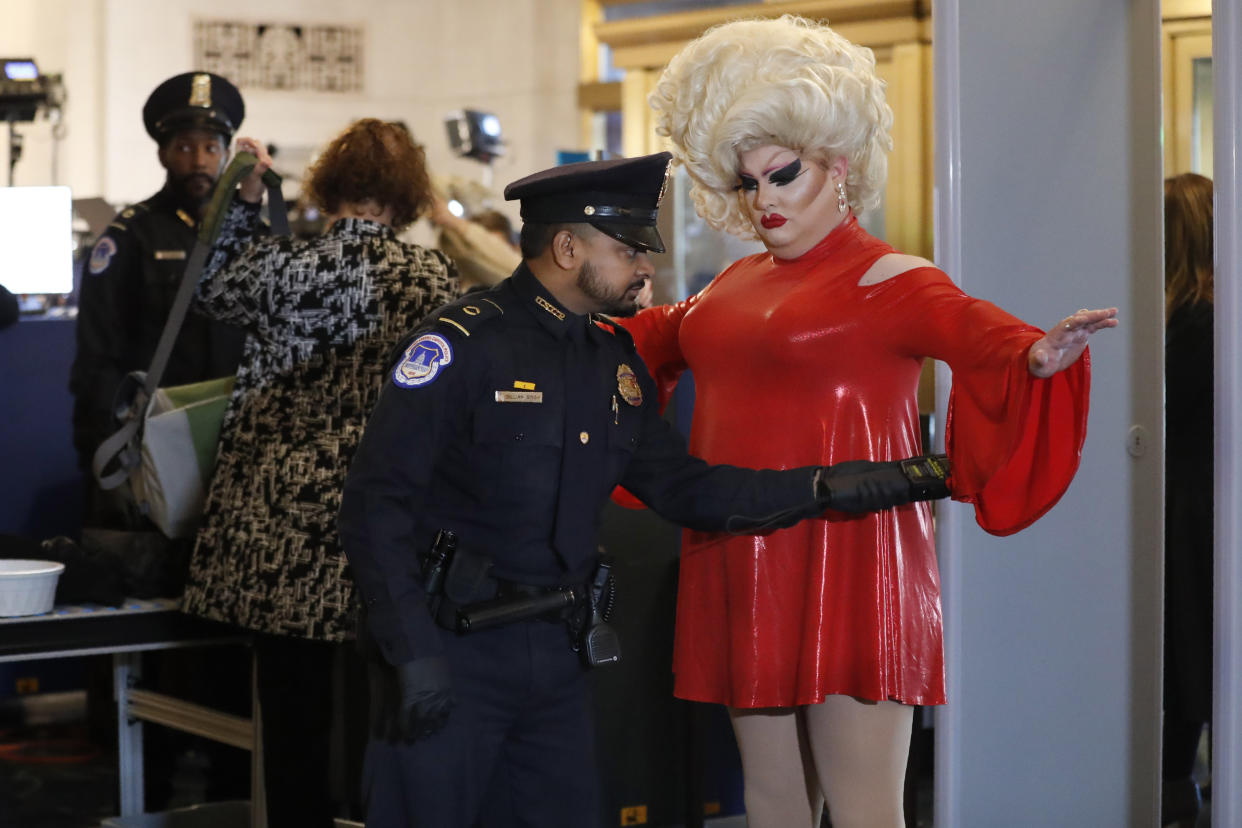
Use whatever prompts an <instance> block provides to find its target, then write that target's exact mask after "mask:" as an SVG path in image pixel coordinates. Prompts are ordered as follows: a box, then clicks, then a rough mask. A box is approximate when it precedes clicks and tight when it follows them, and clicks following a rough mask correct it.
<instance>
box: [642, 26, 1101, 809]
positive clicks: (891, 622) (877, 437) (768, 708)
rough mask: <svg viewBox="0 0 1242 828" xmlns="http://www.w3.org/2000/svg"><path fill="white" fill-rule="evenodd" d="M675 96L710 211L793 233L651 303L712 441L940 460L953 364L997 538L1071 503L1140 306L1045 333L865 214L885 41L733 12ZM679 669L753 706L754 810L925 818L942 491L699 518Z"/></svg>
mask: <svg viewBox="0 0 1242 828" xmlns="http://www.w3.org/2000/svg"><path fill="white" fill-rule="evenodd" d="M650 103H651V105H652V106H653V107H654V108H655V109H656V111H657V113H658V130H657V131H659V132H660V133H661V134H662V135H666V136H667V137H669V138H670V139H671V140H672V145H673V146H672V149H673V152H674V156H675V159H676V162H677V163H680V164H683V165H685V167H686V170H687V172H688V173H689V178H690V181H691V187H692V189H691V193H692V197H693V199H694V202H695V205H696V207H697V209H698V212H699V214H700V215H701V216H703V218H704V219H706V220H707V222H708V223H709V224H710V225H712V226H713V227H715V228H717V229H724V230H727V231H729V232H731V233H733V234H736V235H738V236H742V237H745V238H757V239H759V240H760V241H762V242H763V244H764V246H765V247H766V248H767V252H766V253H763V254H757V255H753V256H749V257H746V258H744V259H742V260H740V261H738V262H736V263H735V264H733V265H732V266H730V267H729V268H727V269H726V270H725V271H724V272H723V273H721V274H720V275H719V276H717V277H716V279H715V280H714V281H713V282H712V283H711V284H709V285H708V286H707V287H706V288H704V289H703V290H702V291H701V292H699V293H698V294H696V295H694V296H692V297H690V298H689V299H686V300H685V301H683V302H680V303H678V304H675V305H669V306H664V307H659V308H653V309H651V310H648V311H644V312H642V313H640V314H639V315H638V316H637V317H636V318H635V319H633V320H629V321H626V322H625V324H626V327H627V328H628V329H629V330H630V331H631V332H632V333H633V334H634V337H635V339H636V341H637V343H638V346H639V351H640V353H641V354H642V356H643V358H644V360H645V362H646V363H647V366H648V367H649V368H650V370H651V373H652V374H653V375H654V376H655V378H656V379H657V381H658V382H660V383H661V385H662V386H663V387H664V388H666V389H667V388H671V385H672V384H673V383H674V382H675V381H676V378H677V376H678V375H679V374H680V372H681V371H682V370H684V369H686V368H689V369H692V370H693V373H694V379H695V388H696V403H695V412H694V422H693V425H692V429H691V435H690V448H691V451H692V452H693V453H695V454H697V455H698V456H701V457H703V458H705V459H707V460H708V461H709V462H714V463H730V464H735V465H740V466H754V467H773V468H783V467H788V466H789V465H791V464H792V463H794V462H795V460H796V462H805V460H804V459H802V458H805V457H808V456H809V457H815V458H817V459H816V462H821V463H836V462H841V461H845V460H855V459H865V460H892V459H897V458H901V457H907V456H911V455H917V454H920V453H922V451H923V448H922V446H921V445H920V442H921V438H920V428H919V418H918V407H917V404H916V389H917V385H918V379H919V374H920V369H921V367H922V364H923V360H924V359H925V358H933V359H941V360H944V361H946V362H948V363H949V365H950V366H951V367H952V368H953V376H954V384H955V385H954V394H953V397H952V399H951V401H950V408H949V415H948V416H949V419H948V423H947V424H946V428H947V445H948V452H949V455H950V460H951V462H952V480H951V489H952V490H953V492H954V496H955V497H956V498H957V499H959V500H965V501H969V502H972V503H974V505H975V509H976V514H977V517H978V520H979V522H980V524H981V525H982V526H983V527H984V528H985V529H987V530H988V531H990V532H993V533H996V534H1007V533H1010V532H1016V531H1018V530H1019V529H1021V528H1023V527H1024V526H1026V525H1028V524H1029V523H1031V522H1032V521H1034V520H1035V519H1037V518H1038V517H1039V516H1040V515H1042V514H1043V513H1044V512H1046V511H1047V510H1048V509H1049V508H1051V507H1052V505H1053V504H1054V503H1055V502H1056V501H1057V499H1058V498H1059V497H1060V496H1061V494H1062V493H1063V492H1064V490H1065V488H1066V486H1068V484H1069V482H1070V480H1071V478H1072V476H1073V474H1074V472H1075V470H1076V469H1077V464H1078V458H1079V451H1080V449H1081V446H1082V442H1083V439H1084V437H1085V429H1086V413H1087V398H1088V384H1089V365H1088V360H1087V359H1086V357H1085V349H1086V345H1087V338H1088V337H1089V336H1090V335H1091V334H1092V333H1094V332H1096V331H1098V330H1100V329H1102V328H1108V327H1113V326H1115V325H1116V324H1117V322H1116V319H1115V316H1116V309H1115V308H1114V309H1108V310H1095V311H1088V310H1081V311H1078V312H1077V313H1075V314H1072V315H1071V316H1068V317H1066V318H1065V319H1063V320H1062V321H1061V322H1059V323H1058V324H1057V325H1056V326H1055V327H1054V328H1052V329H1051V330H1050V331H1049V332H1047V333H1044V332H1043V331H1040V330H1039V329H1037V328H1035V327H1032V326H1030V325H1027V324H1025V323H1024V322H1022V321H1021V320H1019V319H1016V318H1014V317H1013V316H1011V315H1009V314H1007V313H1005V312H1004V311H1002V310H1000V309H999V308H997V307H996V306H994V305H991V304H989V303H987V302H983V301H979V300H977V299H973V298H971V297H969V296H967V295H965V294H964V293H962V291H961V290H959V289H958V288H957V287H956V285H954V284H953V282H952V281H951V280H950V279H949V278H948V276H946V275H945V274H944V273H943V272H941V271H940V270H939V269H937V268H936V267H935V265H933V264H932V263H931V262H928V261H926V260H924V259H921V258H918V257H915V256H908V255H903V254H901V253H898V252H897V251H895V250H893V249H892V248H891V247H890V246H889V245H887V244H885V243H884V242H883V241H880V240H879V239H876V238H874V237H872V236H871V235H869V234H868V233H867V232H866V231H864V230H863V228H862V227H861V226H860V224H859V222H858V219H857V217H856V216H857V214H859V213H861V212H862V211H863V210H865V209H869V208H872V207H874V206H876V204H877V203H878V201H879V197H880V192H881V189H882V188H883V186H884V182H885V178H886V171H887V167H886V164H887V162H886V159H885V153H886V152H887V151H888V149H889V147H890V144H891V141H890V138H889V128H890V125H891V123H892V114H891V110H890V109H889V107H888V105H887V103H886V102H885V99H884V91H883V83H882V81H881V80H880V79H879V78H878V77H877V76H876V73H875V59H874V57H873V55H872V53H871V51H870V50H868V49H865V48H861V47H859V46H856V45H854V44H852V43H850V42H849V41H847V40H845V39H844V38H842V37H840V36H839V35H838V34H836V33H835V32H834V31H832V30H831V29H830V28H828V27H826V26H822V25H817V24H814V23H811V22H808V21H806V20H803V19H801V18H796V17H792V16H785V17H782V18H780V19H779V20H762V21H739V22H734V23H728V24H724V25H722V26H718V27H716V28H714V29H712V30H710V31H708V32H707V33H706V34H704V35H703V36H702V37H700V38H699V39H698V40H696V41H694V42H692V43H690V44H689V45H688V46H687V47H686V48H685V49H684V50H683V51H682V52H681V53H679V54H678V55H677V56H676V57H675V58H674V59H673V60H672V62H671V63H670V64H669V66H668V68H667V70H666V71H665V72H664V74H663V76H662V77H661V79H660V81H659V83H658V85H657V87H656V89H655V91H654V93H653V94H652V95H651V97H650ZM674 671H675V673H676V681H675V692H676V694H677V695H678V696H680V697H681V698H685V699H691V700H695V701H704V702H715V703H719V704H723V705H726V706H727V707H728V710H729V713H730V718H731V720H732V722H733V728H734V733H735V735H736V737H737V742H738V746H739V748H740V751H741V757H742V767H743V771H744V775H745V788H746V790H745V801H746V811H747V817H748V822H749V824H750V825H751V826H752V828H765V826H781V828H786V827H787V826H804V827H805V826H815V825H818V824H819V812H820V809H821V807H822V804H823V802H824V799H825V798H826V799H827V805H828V809H829V812H830V814H831V818H832V822H833V825H834V826H837V828H846V827H847V826H868V828H876V826H894V825H902V824H903V816H902V790H903V782H904V776H905V764H906V757H907V754H908V750H909V740H910V732H911V723H912V711H913V706H915V705H934V704H941V703H943V702H944V700H945V699H944V666H943V647H942V634H941V611H940V587H939V576H938V573H937V567H936V557H935V549H934V546H933V533H932V516H931V509H930V508H929V506H928V505H927V504H910V505H908V506H901V507H898V508H895V509H890V510H887V511H883V512H878V513H872V514H867V515H846V514H843V513H839V512H834V511H831V510H829V511H828V512H826V513H825V514H824V515H823V516H822V517H821V518H820V519H817V520H809V521H804V522H803V523H802V524H799V525H798V526H795V527H792V528H789V529H781V530H777V531H773V532H770V533H767V534H764V535H752V536H731V535H726V534H723V533H711V532H696V531H687V532H686V533H685V535H684V537H683V543H682V556H681V576H680V582H679V595H678V602H677V629H676V640H675V645H674Z"/></svg>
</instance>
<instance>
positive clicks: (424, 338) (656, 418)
mask: <svg viewBox="0 0 1242 828" xmlns="http://www.w3.org/2000/svg"><path fill="white" fill-rule="evenodd" d="M668 160H669V155H668V153H660V154H657V155H650V156H645V157H641V158H634V159H619V160H611V161H599V162H586V163H582V164H571V165H567V166H564V167H559V168H554V169H552V170H547V171H544V172H542V173H537V174H535V175H532V176H529V177H527V178H524V179H522V180H520V181H517V182H515V183H513V184H511V185H509V187H508V188H507V189H506V190H505V197H506V198H507V199H520V200H521V211H522V218H523V221H524V226H523V228H522V235H521V246H522V256H523V262H522V264H521V265H520V266H519V267H518V268H517V270H516V271H515V272H514V274H513V275H512V276H511V277H510V278H509V279H507V280H505V281H504V282H502V283H500V284H499V285H498V286H496V287H494V288H492V289H490V290H486V291H482V292H475V293H471V294H468V295H467V296H465V297H463V298H462V299H460V300H458V301H456V302H454V303H451V304H449V305H447V306H445V307H444V308H442V309H441V310H440V311H437V312H436V313H434V314H432V315H431V317H429V318H428V319H427V320H426V321H425V322H424V323H423V324H422V325H421V326H420V327H419V328H418V329H417V330H416V331H415V332H414V333H413V334H412V336H411V337H410V338H408V339H407V340H406V341H405V343H404V345H403V347H402V349H401V350H400V351H399V353H398V354H396V355H395V357H396V359H395V367H394V368H393V369H392V371H391V378H390V380H389V381H388V382H387V385H386V387H385V389H384V391H383V392H382V394H381V396H380V398H379V402H378V404H377V406H376V408H375V410H374V412H373V414H372V417H371V419H370V421H369V423H368V424H367V427H366V432H365V434H364V436H363V438H362V441H361V445H360V446H359V448H358V451H357V454H356V455H355V458H354V462H353V465H352V467H351V469H350V473H349V475H348V478H347V480H346V484H345V492H344V499H343V502H342V507H341V514H340V531H341V536H342V541H343V543H344V548H345V553H346V555H347V556H348V557H349V559H350V562H351V566H352V569H353V573H354V578H355V580H356V582H357V585H358V588H359V591H360V592H361V594H362V596H363V601H364V613H363V618H364V621H363V623H364V625H365V629H364V634H365V636H366V638H368V639H369V640H370V641H371V643H372V645H373V646H374V648H375V663H374V664H373V666H372V679H373V688H374V692H373V702H374V704H373V709H372V713H373V716H374V722H373V733H372V738H371V741H370V743H369V745H368V751H367V760H366V769H365V774H364V776H365V778H364V782H363V785H364V795H365V797H366V798H367V801H368V814H367V825H368V826H369V828H398V827H399V828H407V826H435V827H436V828H471V826H475V825H480V826H485V827H486V828H494V827H495V826H510V825H512V826H519V825H520V826H539V828H558V827H560V828H584V826H591V825H594V824H595V823H596V814H597V807H598V806H597V784H598V782H597V771H596V766H595V760H594V747H593V742H592V728H591V715H592V714H591V707H590V703H589V699H588V697H587V688H586V682H585V675H586V670H587V669H588V665H589V664H591V663H598V662H600V661H607V660H608V659H610V658H612V657H613V656H615V655H616V651H615V646H613V645H615V641H613V640H609V638H608V636H607V635H600V633H601V632H604V631H606V626H605V625H604V624H603V622H601V619H600V613H599V612H592V609H593V608H594V606H593V602H594V600H595V598H596V595H597V590H596V587H597V586H598V585H599V583H600V581H599V579H598V578H597V577H596V576H597V574H598V573H597V564H598V560H597V545H596V534H597V531H598V528H599V515H600V511H601V509H602V507H603V505H604V502H605V501H606V500H607V498H608V497H609V494H610V492H612V490H613V488H614V487H615V486H617V485H618V484H622V485H624V486H625V487H626V488H627V489H628V490H629V491H630V492H632V493H634V494H635V495H637V496H638V497H639V498H640V499H641V500H643V501H644V502H645V503H647V504H648V505H650V506H651V507H652V508H653V509H654V510H655V511H656V512H658V513H659V514H660V515H662V516H663V517H665V518H667V519H669V520H672V521H674V522H676V523H679V524H682V525H684V526H689V527H693V528H699V529H705V530H706V529H712V530H719V529H733V530H738V531H759V530H762V529H763V528H773V527H781V526H788V525H791V524H793V523H795V522H797V521H798V520H800V519H803V518H807V517H811V516H814V515H818V514H820V513H821V512H823V510H824V509H825V508H826V507H827V506H828V505H829V504H830V503H831V505H832V507H833V508H837V509H845V510H852V511H863V510H870V509H875V508H885V507H888V506H892V505H897V504H900V503H905V502H909V501H910V500H912V499H926V498H932V497H944V496H946V495H947V493H948V490H947V487H946V486H945V483H944V479H943V473H942V474H940V476H939V477H938V479H936V480H934V481H932V482H931V485H927V481H923V483H920V484H913V483H911V481H910V479H908V478H907V477H906V476H905V475H903V474H902V473H901V471H900V470H899V468H898V466H899V464H895V463H890V464H886V463H870V462H856V463H846V464H841V465H838V466H833V467H827V468H819V467H810V466H808V467H804V468H799V469H793V470H789V471H771V470H766V471H754V470H750V469H740V468H736V467H731V466H709V465H708V464H707V463H705V462H703V461H702V460H699V459H697V458H694V457H691V456H689V455H688V454H687V453H686V446H685V443H684V441H683V440H682V438H681V436H680V435H679V434H678V433H677V432H676V431H675V430H674V429H672V428H671V427H670V426H669V425H668V424H667V423H666V422H665V421H664V420H663V419H662V418H661V416H660V414H659V411H658V403H657V401H656V387H655V383H654V382H653V380H652V378H651V376H650V375H649V374H648V372H647V370H646V368H645V367H644V365H643V363H642V361H641V360H640V359H639V357H638V354H637V353H636V351H635V349H634V346H633V343H632V341H631V340H630V338H629V336H628V334H627V333H626V332H625V330H624V329H623V328H620V327H616V326H614V325H612V324H610V320H609V318H608V317H607V316H604V315H602V314H611V315H613V316H626V315H630V314H633V313H634V311H635V300H636V297H637V296H638V294H639V292H640V291H641V290H642V287H643V284H644V281H645V280H646V279H648V278H650V277H651V276H652V274H653V270H654V268H653V266H652V263H651V260H650V258H649V255H648V253H649V251H654V252H663V250H664V246H663V242H662V241H661V239H660V236H659V233H658V232H657V231H656V228H655V224H656V211H657V207H658V204H659V198H660V196H661V194H662V191H663V185H664V181H665V176H666V172H667V166H668ZM941 470H942V472H943V471H944V467H943V466H942V467H941ZM445 532H451V533H452V538H453V539H455V541H456V546H455V550H452V551H453V554H452V555H451V557H449V556H447V555H445V554H442V553H445V552H446V549H445V544H444V543H443V541H444V539H445V538H446V537H449V536H447V535H446V534H445ZM437 541H439V542H437ZM429 550H430V551H429ZM445 565H446V568H445ZM532 610H539V612H538V614H537V615H534V616H533V617H532V616H530V615H529V613H530V612H531V611H532Z"/></svg>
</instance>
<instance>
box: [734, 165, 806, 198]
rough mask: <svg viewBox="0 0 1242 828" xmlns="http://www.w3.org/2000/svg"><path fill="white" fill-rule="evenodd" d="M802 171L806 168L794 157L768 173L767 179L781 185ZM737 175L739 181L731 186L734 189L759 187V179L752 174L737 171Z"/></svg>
mask: <svg viewBox="0 0 1242 828" xmlns="http://www.w3.org/2000/svg"><path fill="white" fill-rule="evenodd" d="M804 172H806V169H805V168H804V167H803V166H802V161H801V160H800V159H798V158H795V159H794V160H793V161H790V162H789V163H788V164H786V165H785V166H783V167H780V168H779V169H777V170H774V171H773V172H771V173H769V174H768V181H771V182H772V183H773V184H775V185H776V186H778V187H783V186H785V185H786V184H788V183H789V182H790V181H793V180H794V179H795V178H797V177H798V176H800V175H802V173H804ZM737 177H738V178H739V179H740V183H739V184H738V185H737V186H736V187H734V188H733V189H734V190H757V189H758V188H759V181H758V180H757V179H756V178H755V177H754V176H752V175H747V174H746V173H738V174H737Z"/></svg>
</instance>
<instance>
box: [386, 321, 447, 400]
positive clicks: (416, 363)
mask: <svg viewBox="0 0 1242 828" xmlns="http://www.w3.org/2000/svg"><path fill="white" fill-rule="evenodd" d="M452 361H453V349H452V347H451V346H450V345H449V344H448V340H446V339H445V338H444V337H442V336H436V335H435V334H423V335H422V336H420V337H419V338H418V339H416V340H414V341H413V342H412V343H410V347H408V348H406V349H405V356H403V357H402V359H401V362H399V363H398V364H397V367H396V369H395V370H394V371H393V372H392V381H393V382H395V383H396V384H397V385H398V386H400V387H401V388H418V387H420V386H423V385H428V384H430V383H431V382H433V381H434V380H435V378H436V377H438V376H440V370H441V369H442V368H444V367H445V366H446V365H448V364H449V363H450V362H452Z"/></svg>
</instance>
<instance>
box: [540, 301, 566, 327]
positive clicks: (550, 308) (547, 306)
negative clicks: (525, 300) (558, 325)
mask: <svg viewBox="0 0 1242 828" xmlns="http://www.w3.org/2000/svg"><path fill="white" fill-rule="evenodd" d="M535 304H536V305H538V306H539V307H541V308H543V309H544V310H546V311H547V312H548V313H550V314H552V315H553V316H555V317H556V318H557V319H558V320H559V321H561V322H564V321H565V313H564V311H562V310H561V309H560V308H558V307H556V305H553V304H552V303H551V302H549V301H548V300H547V299H544V298H543V297H542V296H536V297H535Z"/></svg>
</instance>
